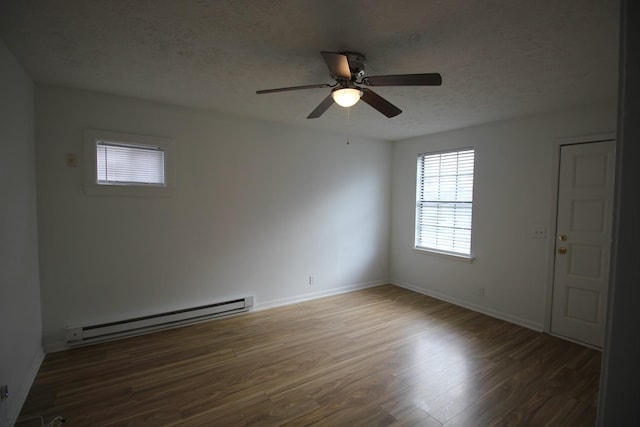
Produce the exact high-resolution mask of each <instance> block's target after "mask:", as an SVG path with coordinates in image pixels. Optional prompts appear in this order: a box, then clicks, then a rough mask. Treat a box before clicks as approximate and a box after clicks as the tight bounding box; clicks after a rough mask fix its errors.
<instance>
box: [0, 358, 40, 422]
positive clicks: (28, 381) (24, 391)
mask: <svg viewBox="0 0 640 427" xmlns="http://www.w3.org/2000/svg"><path fill="white" fill-rule="evenodd" d="M44 356H45V353H44V351H43V349H42V347H41V348H39V349H38V353H37V354H36V355H35V357H34V358H33V361H32V362H31V366H30V367H29V370H28V371H27V375H26V376H25V379H24V381H23V382H22V385H21V386H20V389H19V390H18V391H17V393H15V394H14V393H11V394H10V395H9V398H8V399H7V400H6V404H7V419H6V420H1V421H0V426H2V427H4V426H5V422H6V423H7V424H6V425H7V426H13V425H14V424H15V422H16V421H17V419H18V417H19V416H20V411H21V410H22V405H24V402H25V401H26V400H27V396H28V395H29V390H31V386H32V385H33V381H34V380H35V379H36V375H38V371H39V370H40V365H42V362H43V361H44ZM9 391H10V392H11V390H9Z"/></svg>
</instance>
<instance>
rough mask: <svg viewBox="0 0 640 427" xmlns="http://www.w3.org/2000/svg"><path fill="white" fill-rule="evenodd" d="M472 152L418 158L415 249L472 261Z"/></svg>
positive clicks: (470, 149)
mask: <svg viewBox="0 0 640 427" xmlns="http://www.w3.org/2000/svg"><path fill="white" fill-rule="evenodd" d="M473 163H474V150H473V149H472V148H465V149H462V150H456V151H447V152H441V153H425V154H420V155H419V156H418V173H417V186H416V193H417V194H416V235H415V247H416V249H424V250H428V251H434V252H441V253H446V254H451V255H456V256H461V257H465V258H471V216H472V207H473Z"/></svg>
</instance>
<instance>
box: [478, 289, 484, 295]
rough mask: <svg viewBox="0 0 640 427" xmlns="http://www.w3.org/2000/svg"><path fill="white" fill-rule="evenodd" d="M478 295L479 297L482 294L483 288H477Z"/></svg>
mask: <svg viewBox="0 0 640 427" xmlns="http://www.w3.org/2000/svg"><path fill="white" fill-rule="evenodd" d="M478 296H479V297H483V296H484V288H478Z"/></svg>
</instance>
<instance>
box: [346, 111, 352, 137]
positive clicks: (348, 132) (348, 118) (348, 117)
mask: <svg viewBox="0 0 640 427" xmlns="http://www.w3.org/2000/svg"><path fill="white" fill-rule="evenodd" d="M350 112H351V107H347V145H349V135H350V134H351V126H350V125H351V120H350V115H349V113H350Z"/></svg>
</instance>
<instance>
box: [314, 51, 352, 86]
mask: <svg viewBox="0 0 640 427" xmlns="http://www.w3.org/2000/svg"><path fill="white" fill-rule="evenodd" d="M320 54H321V55H322V57H323V58H324V62H326V63H327V67H329V72H330V73H331V77H337V78H341V79H348V80H351V70H350V69H349V61H348V60H347V55H344V54H342V53H333V52H324V51H322V52H320Z"/></svg>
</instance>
